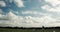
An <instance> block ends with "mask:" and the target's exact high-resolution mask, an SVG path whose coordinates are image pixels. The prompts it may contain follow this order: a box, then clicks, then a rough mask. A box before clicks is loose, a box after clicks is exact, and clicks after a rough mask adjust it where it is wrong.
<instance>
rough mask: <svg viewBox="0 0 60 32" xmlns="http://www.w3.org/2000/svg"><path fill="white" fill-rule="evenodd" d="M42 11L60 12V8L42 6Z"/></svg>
mask: <svg viewBox="0 0 60 32" xmlns="http://www.w3.org/2000/svg"><path fill="white" fill-rule="evenodd" d="M42 9H44V10H47V11H49V12H60V6H58V7H51V6H49V5H44V6H42Z"/></svg>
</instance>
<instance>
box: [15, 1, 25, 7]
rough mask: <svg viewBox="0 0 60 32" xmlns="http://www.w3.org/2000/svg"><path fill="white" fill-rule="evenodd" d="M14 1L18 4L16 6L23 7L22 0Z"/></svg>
mask: <svg viewBox="0 0 60 32" xmlns="http://www.w3.org/2000/svg"><path fill="white" fill-rule="evenodd" d="M14 3H15V4H16V5H17V6H18V7H24V4H23V1H22V0H14Z"/></svg>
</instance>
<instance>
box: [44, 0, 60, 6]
mask: <svg viewBox="0 0 60 32" xmlns="http://www.w3.org/2000/svg"><path fill="white" fill-rule="evenodd" d="M44 1H45V2H47V3H49V4H51V5H52V6H57V5H60V0H44Z"/></svg>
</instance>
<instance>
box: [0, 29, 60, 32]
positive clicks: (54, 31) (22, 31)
mask: <svg viewBox="0 0 60 32" xmlns="http://www.w3.org/2000/svg"><path fill="white" fill-rule="evenodd" d="M0 32H60V29H12V28H0Z"/></svg>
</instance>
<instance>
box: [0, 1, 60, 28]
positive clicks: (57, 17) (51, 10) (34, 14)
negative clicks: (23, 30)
mask: <svg viewBox="0 0 60 32" xmlns="http://www.w3.org/2000/svg"><path fill="white" fill-rule="evenodd" d="M0 26H2V27H7V26H10V27H42V26H45V27H56V26H60V0H0Z"/></svg>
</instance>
